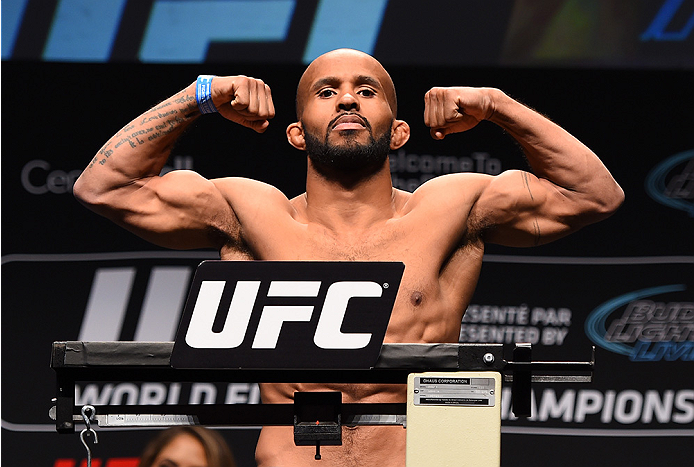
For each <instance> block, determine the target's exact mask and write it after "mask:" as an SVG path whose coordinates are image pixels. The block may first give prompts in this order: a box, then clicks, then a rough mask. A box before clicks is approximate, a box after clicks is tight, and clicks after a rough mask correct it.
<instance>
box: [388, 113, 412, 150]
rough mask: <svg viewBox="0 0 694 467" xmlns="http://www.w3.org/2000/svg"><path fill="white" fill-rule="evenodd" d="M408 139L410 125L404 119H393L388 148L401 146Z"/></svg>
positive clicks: (393, 148)
mask: <svg viewBox="0 0 694 467" xmlns="http://www.w3.org/2000/svg"><path fill="white" fill-rule="evenodd" d="M409 139H410V125H408V124H407V122H405V121H404V120H393V129H392V130H391V134H390V149H392V150H395V149H399V148H401V147H402V146H403V145H404V144H405V143H407V141H408V140H409Z"/></svg>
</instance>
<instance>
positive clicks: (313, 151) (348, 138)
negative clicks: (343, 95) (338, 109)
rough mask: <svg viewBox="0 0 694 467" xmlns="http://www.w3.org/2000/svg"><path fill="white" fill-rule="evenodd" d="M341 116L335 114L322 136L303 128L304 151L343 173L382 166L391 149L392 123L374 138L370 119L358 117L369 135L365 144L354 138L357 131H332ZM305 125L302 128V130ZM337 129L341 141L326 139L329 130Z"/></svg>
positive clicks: (311, 157) (317, 163)
mask: <svg viewBox="0 0 694 467" xmlns="http://www.w3.org/2000/svg"><path fill="white" fill-rule="evenodd" d="M340 117H343V115H340V116H338V117H336V118H335V119H334V120H333V121H332V122H330V124H328V130H327V131H326V132H325V135H324V137H323V138H320V137H318V136H315V135H313V134H311V133H310V132H309V131H308V130H305V131H304V140H305V142H306V152H307V153H308V157H309V158H310V159H311V161H312V162H313V163H314V164H316V165H318V166H323V167H327V168H333V169H337V170H342V171H346V172H352V171H357V170H362V169H365V168H369V167H373V168H376V167H381V166H382V165H383V163H384V162H385V160H386V158H387V157H388V153H389V152H390V139H391V126H390V125H389V126H388V128H387V130H386V131H385V132H384V133H383V135H381V136H380V137H379V138H378V139H376V138H374V135H373V131H372V128H371V125H370V124H369V122H368V121H367V120H366V119H365V118H364V117H361V116H360V117H361V119H362V120H363V122H364V124H365V126H366V128H367V130H368V132H369V137H368V140H367V141H366V143H359V142H358V141H357V134H358V131H357V130H333V129H332V128H333V125H334V123H335V121H337V120H338V119H339V118H340ZM305 128H306V127H304V129H305ZM333 131H339V136H340V140H341V143H340V144H337V143H332V142H329V137H330V134H331V132H333Z"/></svg>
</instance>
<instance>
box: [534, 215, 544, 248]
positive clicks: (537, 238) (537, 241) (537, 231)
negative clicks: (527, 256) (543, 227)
mask: <svg viewBox="0 0 694 467" xmlns="http://www.w3.org/2000/svg"><path fill="white" fill-rule="evenodd" d="M533 230H534V232H535V234H534V235H535V245H534V246H538V245H539V244H540V239H541V238H542V234H541V233H540V224H539V223H538V222H537V217H535V218H533Z"/></svg>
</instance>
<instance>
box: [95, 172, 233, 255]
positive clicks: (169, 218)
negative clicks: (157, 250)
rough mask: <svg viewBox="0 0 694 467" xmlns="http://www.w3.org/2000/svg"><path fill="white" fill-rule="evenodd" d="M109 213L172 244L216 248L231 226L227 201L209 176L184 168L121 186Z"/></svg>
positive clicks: (157, 241)
mask: <svg viewBox="0 0 694 467" xmlns="http://www.w3.org/2000/svg"><path fill="white" fill-rule="evenodd" d="M109 210H110V211H111V212H110V215H107V217H110V218H111V219H112V220H114V221H115V222H116V223H118V224H120V225H122V226H123V227H125V228H126V229H128V230H130V231H132V232H133V233H135V234H137V235H138V236H140V237H142V238H144V239H145V240H147V241H149V242H151V243H154V244H157V245H160V246H164V247H167V248H175V249H194V248H219V247H220V246H221V243H223V241H224V237H225V236H228V235H232V234H233V232H234V231H236V230H237V227H238V220H237V219H236V216H235V215H234V212H233V210H232V207H231V205H230V204H229V203H228V202H227V201H226V199H225V198H224V196H222V194H221V193H220V192H219V191H218V189H217V187H216V186H215V184H214V183H212V182H211V181H209V180H207V179H205V178H203V177H202V176H200V175H198V174H196V173H194V172H190V171H173V172H169V173H168V174H166V175H164V176H161V177H153V178H151V179H149V180H147V181H143V182H136V183H134V184H132V185H131V186H129V187H124V190H123V192H122V193H121V196H120V197H119V196H118V194H116V193H114V198H113V202H112V206H111V207H110V209H109Z"/></svg>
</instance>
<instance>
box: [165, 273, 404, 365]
mask: <svg viewBox="0 0 694 467" xmlns="http://www.w3.org/2000/svg"><path fill="white" fill-rule="evenodd" d="M403 271H404V265H403V264H402V263H386V262H373V263H367V262H324V261H321V262H308V261H297V262H287V261H239V262H232V261H205V262H203V263H202V264H201V265H200V266H199V267H198V269H197V271H196V272H195V276H194V278H193V283H192V285H191V289H190V292H189V294H188V300H187V302H186V305H185V308H184V310H183V316H182V318H181V323H180V325H179V328H178V333H177V335H176V341H175V342H174V348H173V353H172V354H171V365H172V366H173V367H174V368H297V369H298V368H306V369H310V368H334V369H342V368H344V369H348V368H369V367H371V366H373V365H374V364H375V363H376V360H377V359H378V356H379V354H380V351H381V344H382V343H383V338H384V337H385V334H386V329H387V328H388V321H389V320H390V313H391V311H392V308H393V303H395V297H396V295H397V291H398V287H399V286H400V279H401V278H402V274H403Z"/></svg>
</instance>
